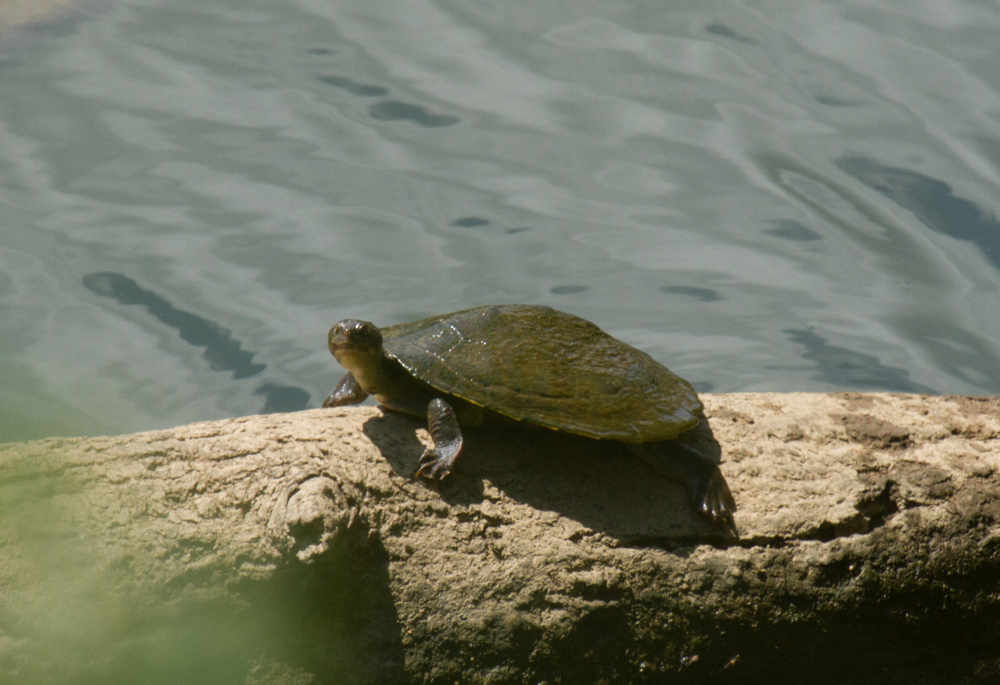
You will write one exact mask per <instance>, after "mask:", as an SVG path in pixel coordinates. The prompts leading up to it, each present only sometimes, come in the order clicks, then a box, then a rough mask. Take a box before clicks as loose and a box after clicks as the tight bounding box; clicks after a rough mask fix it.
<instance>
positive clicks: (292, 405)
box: [253, 383, 309, 414]
mask: <svg viewBox="0 0 1000 685" xmlns="http://www.w3.org/2000/svg"><path fill="white" fill-rule="evenodd" d="M253 394H254V395H264V397H265V400H264V408H263V409H262V410H261V413H262V414H277V413H281V412H286V411H299V410H300V409H305V408H306V407H307V406H308V404H309V393H307V392H306V391H305V390H303V389H302V388H296V387H295V386H293V385H278V384H276V383H264V385H262V386H260V387H259V388H257V389H256V390H254V391H253Z"/></svg>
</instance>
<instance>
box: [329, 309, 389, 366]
mask: <svg viewBox="0 0 1000 685" xmlns="http://www.w3.org/2000/svg"><path fill="white" fill-rule="evenodd" d="M328 340H329V343H330V352H331V353H332V354H333V356H334V357H336V358H337V361H338V362H339V363H340V365H341V366H343V367H344V368H345V369H347V370H348V371H354V370H355V369H356V368H358V367H359V366H362V367H363V366H367V365H370V364H373V363H378V362H377V361H376V360H378V359H379V357H380V356H381V354H382V333H381V332H380V331H379V329H378V327H377V326H376V325H375V324H373V323H369V322H368V321H358V320H357V319H344V320H343V321H338V322H337V324H336V325H334V327H333V328H331V329H330V335H329V336H328Z"/></svg>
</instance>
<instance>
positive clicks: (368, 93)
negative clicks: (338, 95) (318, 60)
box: [317, 76, 389, 98]
mask: <svg viewBox="0 0 1000 685" xmlns="http://www.w3.org/2000/svg"><path fill="white" fill-rule="evenodd" d="M317 78H318V79H319V80H320V81H322V82H323V83H326V84H327V85H331V86H334V87H335V88H343V89H344V90H346V91H347V92H348V93H350V94H351V95H359V96H361V97H365V98H380V97H385V96H386V95H388V94H389V89H388V88H383V87H382V86H370V85H368V84H367V83H359V82H357V81H355V80H353V79H349V78H347V77H346V76H318V77H317Z"/></svg>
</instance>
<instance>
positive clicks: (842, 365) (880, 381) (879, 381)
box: [785, 329, 934, 393]
mask: <svg viewBox="0 0 1000 685" xmlns="http://www.w3.org/2000/svg"><path fill="white" fill-rule="evenodd" d="M785 333H786V334H787V335H788V337H789V338H790V339H791V340H792V341H793V342H797V343H799V344H800V345H802V346H803V347H805V348H806V351H805V352H803V354H802V357H803V358H804V359H808V360H809V361H814V362H816V374H815V375H814V376H813V378H814V379H815V380H818V381H823V382H824V383H831V384H833V385H835V386H838V387H841V388H855V389H858V390H877V391H888V392H913V393H933V392H934V390H933V389H932V388H928V387H927V386H925V385H920V384H919V383H914V382H913V381H911V380H910V374H909V372H908V371H906V370H904V369H900V368H897V367H895V366H886V365H885V364H883V363H882V362H881V361H879V358H878V357H876V356H874V355H870V354H864V353H862V352H855V351H854V350H850V349H847V348H846V347H838V346H837V345H830V344H829V343H827V341H826V340H825V339H824V338H822V337H821V336H819V335H817V334H816V333H815V332H813V331H811V330H808V329H786V330H785Z"/></svg>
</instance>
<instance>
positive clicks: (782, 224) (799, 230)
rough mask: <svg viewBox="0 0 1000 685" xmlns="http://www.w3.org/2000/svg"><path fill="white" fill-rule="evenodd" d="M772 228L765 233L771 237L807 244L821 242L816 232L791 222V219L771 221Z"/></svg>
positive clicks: (796, 222)
mask: <svg viewBox="0 0 1000 685" xmlns="http://www.w3.org/2000/svg"><path fill="white" fill-rule="evenodd" d="M771 223H772V224H774V228H769V229H767V231H765V233H770V234H771V235H773V236H775V237H778V238H784V239H785V240H795V241H799V242H809V241H813V240H821V239H822V238H823V236H821V235H820V234H819V233H817V232H816V231H812V230H810V229H808V228H806V227H805V226H803V225H802V224H800V223H799V222H798V221H792V220H791V219H778V220H776V221H772V222H771Z"/></svg>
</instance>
